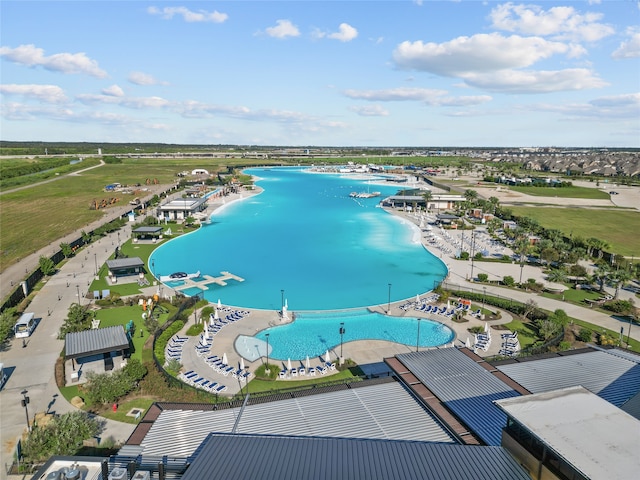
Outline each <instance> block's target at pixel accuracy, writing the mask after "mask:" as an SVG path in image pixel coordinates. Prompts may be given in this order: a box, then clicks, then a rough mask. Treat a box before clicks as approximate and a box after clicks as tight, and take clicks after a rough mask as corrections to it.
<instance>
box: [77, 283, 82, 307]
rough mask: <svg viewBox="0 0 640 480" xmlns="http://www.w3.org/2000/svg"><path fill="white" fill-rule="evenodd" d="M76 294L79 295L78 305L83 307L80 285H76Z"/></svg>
mask: <svg viewBox="0 0 640 480" xmlns="http://www.w3.org/2000/svg"><path fill="white" fill-rule="evenodd" d="M76 292H77V293H78V305H82V300H80V285H76Z"/></svg>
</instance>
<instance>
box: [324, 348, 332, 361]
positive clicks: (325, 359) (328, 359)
mask: <svg viewBox="0 0 640 480" xmlns="http://www.w3.org/2000/svg"><path fill="white" fill-rule="evenodd" d="M324 361H325V362H330V361H331V357H330V356H329V350H327V352H326V353H325V354H324Z"/></svg>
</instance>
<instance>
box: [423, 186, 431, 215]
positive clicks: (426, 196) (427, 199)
mask: <svg viewBox="0 0 640 480" xmlns="http://www.w3.org/2000/svg"><path fill="white" fill-rule="evenodd" d="M422 198H424V204H425V207H426V210H427V212H428V211H429V202H430V201H431V200H433V192H431V190H427V191H426V192H424V193H423V194H422Z"/></svg>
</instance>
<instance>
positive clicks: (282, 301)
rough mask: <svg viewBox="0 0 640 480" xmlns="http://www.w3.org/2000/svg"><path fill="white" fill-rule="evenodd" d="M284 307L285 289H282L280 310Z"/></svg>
mask: <svg viewBox="0 0 640 480" xmlns="http://www.w3.org/2000/svg"><path fill="white" fill-rule="evenodd" d="M283 308H284V289H280V310H282V309H283Z"/></svg>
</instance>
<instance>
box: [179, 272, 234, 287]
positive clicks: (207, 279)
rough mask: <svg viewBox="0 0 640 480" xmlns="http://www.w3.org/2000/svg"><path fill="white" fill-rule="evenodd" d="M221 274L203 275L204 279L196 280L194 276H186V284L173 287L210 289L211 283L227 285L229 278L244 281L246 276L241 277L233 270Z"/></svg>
mask: <svg viewBox="0 0 640 480" xmlns="http://www.w3.org/2000/svg"><path fill="white" fill-rule="evenodd" d="M220 273H221V275H220V276H219V277H212V276H211V275H202V278H203V279H204V280H198V281H195V280H193V279H192V278H185V279H184V285H180V286H178V287H173V289H174V290H176V291H182V290H186V289H187V288H194V287H196V288H199V289H200V290H209V287H208V286H207V285H208V284H210V283H215V284H216V285H220V286H221V287H224V286H226V285H227V281H228V280H235V281H236V282H244V278H242V277H239V276H238V275H234V274H233V273H231V272H220Z"/></svg>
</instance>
